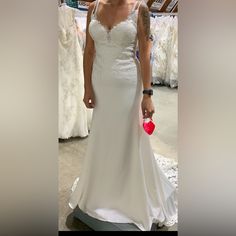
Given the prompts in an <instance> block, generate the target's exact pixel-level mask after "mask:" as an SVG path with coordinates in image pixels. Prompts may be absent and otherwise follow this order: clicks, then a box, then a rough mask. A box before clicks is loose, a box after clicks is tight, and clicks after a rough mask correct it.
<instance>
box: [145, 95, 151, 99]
mask: <svg viewBox="0 0 236 236" xmlns="http://www.w3.org/2000/svg"><path fill="white" fill-rule="evenodd" d="M143 99H152V96H150V95H148V94H143Z"/></svg>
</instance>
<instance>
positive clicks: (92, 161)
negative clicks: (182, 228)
mask: <svg viewBox="0 0 236 236" xmlns="http://www.w3.org/2000/svg"><path fill="white" fill-rule="evenodd" d="M137 41H138V45H139V58H140V63H139V62H138V60H137V59H136V57H135V55H136V44H137ZM150 48H151V40H150V18H149V11H148V8H147V6H146V4H145V3H142V2H140V1H137V0H97V1H96V2H95V3H94V4H91V6H90V7H89V11H88V18H87V36H86V48H85V55H84V75H85V95H84V103H85V104H86V106H87V107H88V108H94V111H93V120H92V127H91V135H90V137H89V144H88V150H87V155H86V158H85V163H84V167H83V173H82V175H81V178H80V180H79V183H78V185H77V186H76V187H75V188H74V191H73V193H72V195H71V199H70V206H71V207H72V208H75V207H76V206H77V205H78V206H79V208H80V209H81V210H83V211H84V212H85V213H87V214H89V215H90V216H92V217H95V218H97V219H100V220H104V221H109V222H116V223H134V224H135V225H137V226H138V227H139V228H140V229H141V230H150V229H151V226H152V223H154V222H156V223H162V224H166V225H170V224H174V223H175V222H176V217H177V213H176V190H175V188H174V187H173V186H172V185H171V183H170V182H169V181H168V179H167V178H166V176H165V175H164V173H163V172H162V171H161V170H160V169H159V167H158V166H157V164H156V162H155V160H154V155H153V152H152V149H151V147H150V143H149V138H148V135H147V134H146V133H145V132H144V130H143V128H142V120H143V117H150V118H151V117H152V115H153V113H154V106H153V103H152V99H151V94H152V90H151V83H150V78H151V75H150ZM142 91H143V94H142ZM140 108H141V109H140ZM141 111H142V114H141Z"/></svg>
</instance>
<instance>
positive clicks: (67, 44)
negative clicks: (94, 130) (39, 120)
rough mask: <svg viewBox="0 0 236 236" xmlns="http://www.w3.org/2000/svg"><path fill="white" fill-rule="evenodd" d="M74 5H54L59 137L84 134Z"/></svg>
mask: <svg viewBox="0 0 236 236" xmlns="http://www.w3.org/2000/svg"><path fill="white" fill-rule="evenodd" d="M75 12H76V9H73V8H71V7H68V6H66V4H63V5H62V6H60V7H59V8H58V20H59V39H58V70H59V71H58V76H59V81H58V82H59V138H62V139H67V138H70V137H75V136H80V137H85V136H87V135H88V126H89V117H88V115H87V108H86V107H85V105H84V103H83V95H84V77H83V53H82V50H81V47H80V45H79V41H78V35H77V30H76V22H75Z"/></svg>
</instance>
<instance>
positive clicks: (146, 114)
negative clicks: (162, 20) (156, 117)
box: [143, 109, 154, 118]
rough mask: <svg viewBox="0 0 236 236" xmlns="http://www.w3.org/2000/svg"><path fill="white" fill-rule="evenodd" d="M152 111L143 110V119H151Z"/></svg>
mask: <svg viewBox="0 0 236 236" xmlns="http://www.w3.org/2000/svg"><path fill="white" fill-rule="evenodd" d="M153 114H154V110H147V109H143V118H152V116H153Z"/></svg>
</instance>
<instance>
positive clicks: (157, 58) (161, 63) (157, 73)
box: [151, 16, 178, 88]
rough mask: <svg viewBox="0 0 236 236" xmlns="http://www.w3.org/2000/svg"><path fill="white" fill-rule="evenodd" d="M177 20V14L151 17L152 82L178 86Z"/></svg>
mask: <svg viewBox="0 0 236 236" xmlns="http://www.w3.org/2000/svg"><path fill="white" fill-rule="evenodd" d="M177 27H178V20H177V16H176V17H172V16H156V17H155V18H153V17H152V18H151V31H152V33H153V36H154V41H153V48H152V82H153V84H165V85H168V86H170V87H171V88H175V87H177V86H178V41H177V40H178V28H177Z"/></svg>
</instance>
